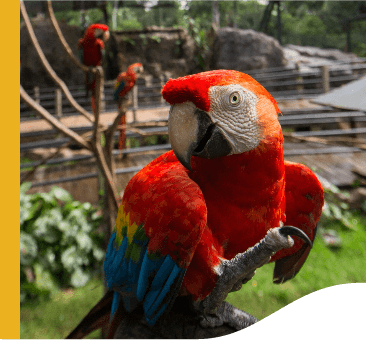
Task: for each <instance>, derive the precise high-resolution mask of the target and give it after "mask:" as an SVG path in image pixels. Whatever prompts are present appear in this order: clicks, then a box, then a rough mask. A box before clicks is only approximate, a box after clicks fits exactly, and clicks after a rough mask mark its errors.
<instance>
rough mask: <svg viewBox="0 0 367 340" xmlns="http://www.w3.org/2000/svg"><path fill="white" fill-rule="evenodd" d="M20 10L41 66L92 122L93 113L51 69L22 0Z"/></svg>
mask: <svg viewBox="0 0 367 340" xmlns="http://www.w3.org/2000/svg"><path fill="white" fill-rule="evenodd" d="M20 11H21V13H22V17H23V19H24V22H25V25H26V27H27V31H28V34H29V37H30V38H31V41H32V43H33V45H34V48H35V49H36V51H37V54H38V56H39V58H40V59H41V62H42V64H43V66H44V67H45V69H46V71H47V72H48V74H49V75H50V77H51V78H52V79H53V80H54V81H55V83H57V84H58V85H59V86H60V88H61V89H62V90H63V92H64V93H65V96H66V98H67V99H68V101H69V102H70V104H71V105H72V106H73V107H74V108H75V109H76V110H77V111H78V112H80V113H81V114H82V115H83V116H85V117H86V118H87V119H88V120H89V121H90V122H92V123H93V122H94V117H93V115H91V114H90V113H89V112H88V111H86V110H85V109H84V108H83V107H81V106H80V105H79V104H78V103H77V102H76V101H75V99H74V98H73V96H72V95H71V93H70V91H69V89H68V87H67V86H66V84H65V83H64V82H63V81H62V80H61V79H60V78H59V77H58V75H57V74H56V73H55V71H54V70H53V69H52V67H51V65H50V64H49V62H48V61H47V59H46V57H45V55H44V54H43V51H42V49H41V47H40V45H39V43H38V40H37V37H36V35H35V34H34V31H33V28H32V25H31V22H30V20H29V17H28V14H27V10H26V8H25V6H24V4H23V1H21V2H20Z"/></svg>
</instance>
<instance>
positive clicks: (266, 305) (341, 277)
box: [227, 215, 366, 320]
mask: <svg viewBox="0 0 367 340" xmlns="http://www.w3.org/2000/svg"><path fill="white" fill-rule="evenodd" d="M353 219H354V222H355V226H356V231H352V230H349V229H346V228H345V227H343V226H342V225H341V224H340V223H339V222H334V223H330V222H329V223H328V224H327V225H324V226H323V227H325V229H326V228H332V229H335V230H337V231H338V233H339V236H340V238H341V240H342V247H341V248H339V249H334V250H333V249H331V248H328V247H327V246H326V245H325V244H324V242H323V240H322V239H321V237H316V239H315V243H314V247H313V249H312V251H311V252H310V255H309V257H308V259H307V261H306V263H305V264H304V265H303V267H302V269H301V271H300V272H299V273H298V274H297V276H296V277H295V278H293V279H292V280H289V281H287V282H285V283H284V284H281V285H276V284H273V283H272V277H273V268H274V264H273V263H271V264H268V265H265V266H264V267H262V268H259V269H258V270H257V271H256V274H255V276H254V277H253V279H252V280H251V281H250V282H249V283H248V284H247V285H244V286H243V288H242V289H241V290H240V291H238V292H234V293H231V294H230V295H229V296H228V298H227V301H228V302H230V303H231V304H233V305H234V306H236V307H238V308H240V309H243V310H245V311H246V312H248V313H250V314H252V315H254V316H256V317H257V318H258V319H260V320H261V319H263V318H265V317H266V316H268V315H270V314H272V313H274V312H276V311H277V310H279V309H280V308H282V307H284V306H285V305H287V304H289V303H291V302H293V301H295V300H297V299H299V298H300V297H302V296H305V295H307V294H310V293H312V292H314V291H317V290H319V289H322V288H326V287H330V286H334V285H338V284H344V283H353V282H366V219H365V217H364V216H360V215H359V216H356V215H355V216H354V218H353Z"/></svg>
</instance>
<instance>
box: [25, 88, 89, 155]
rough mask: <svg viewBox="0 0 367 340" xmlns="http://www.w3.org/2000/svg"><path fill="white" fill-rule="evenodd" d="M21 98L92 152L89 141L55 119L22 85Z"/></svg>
mask: <svg viewBox="0 0 367 340" xmlns="http://www.w3.org/2000/svg"><path fill="white" fill-rule="evenodd" d="M20 96H21V97H22V99H23V100H24V101H25V102H26V103H27V104H28V105H29V106H30V107H31V108H32V109H34V110H35V111H37V112H38V113H39V114H40V115H41V116H42V117H43V118H44V119H46V120H47V121H48V122H49V123H50V124H51V125H52V126H53V127H55V128H56V129H58V130H59V131H61V132H62V133H64V134H65V135H67V136H68V137H70V138H72V139H73V140H74V141H75V142H76V143H78V144H79V145H81V146H82V147H84V148H86V149H88V150H91V147H90V145H89V143H88V142H87V141H85V140H84V139H83V138H82V137H80V136H79V135H78V134H77V133H75V132H74V131H72V130H71V129H69V128H67V127H66V126H65V125H63V124H62V123H60V122H59V121H58V120H57V119H56V118H55V117H53V116H52V115H51V114H50V113H49V112H48V111H47V110H46V109H44V108H43V107H42V106H41V105H40V104H38V103H37V102H36V101H34V100H33V99H32V98H31V97H30V96H29V95H28V94H27V92H26V91H25V90H24V89H23V87H22V85H20Z"/></svg>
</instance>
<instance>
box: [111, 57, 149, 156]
mask: <svg viewBox="0 0 367 340" xmlns="http://www.w3.org/2000/svg"><path fill="white" fill-rule="evenodd" d="M143 70H144V69H143V65H142V64H140V63H135V64H131V65H130V66H129V67H128V68H127V70H126V72H121V73H120V74H119V75H118V76H117V78H116V85H115V91H114V94H113V96H114V99H115V100H116V101H118V100H119V98H123V97H125V96H126V95H127V93H128V92H129V91H130V90H131V89H132V88H133V87H134V85H135V82H136V79H137V76H138V75H139V74H140V73H142V72H143ZM125 124H126V115H125V114H124V115H122V116H121V120H120V123H119V125H125ZM125 130H126V129H125V128H120V134H119V145H118V148H119V150H122V149H124V148H125V141H126V136H125Z"/></svg>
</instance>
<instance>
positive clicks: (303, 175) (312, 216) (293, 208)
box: [273, 162, 324, 283]
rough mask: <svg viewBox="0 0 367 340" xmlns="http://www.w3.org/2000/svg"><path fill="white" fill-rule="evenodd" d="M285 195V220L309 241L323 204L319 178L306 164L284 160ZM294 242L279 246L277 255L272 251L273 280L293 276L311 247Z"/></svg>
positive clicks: (312, 236) (276, 280)
mask: <svg viewBox="0 0 367 340" xmlns="http://www.w3.org/2000/svg"><path fill="white" fill-rule="evenodd" d="M285 196H286V211H285V215H286V222H285V224H286V225H292V226H294V227H297V228H299V229H301V230H303V231H304V232H305V233H306V234H307V236H308V237H309V238H310V240H311V241H312V243H313V242H314V240H315V236H316V230H317V222H318V220H319V218H320V216H321V212H322V206H323V204H324V190H323V189H322V186H321V184H320V182H319V180H318V179H317V177H316V176H315V174H314V173H313V172H312V171H311V170H310V169H308V168H307V167H306V166H304V165H302V164H297V163H291V162H285ZM294 242H295V244H294V246H293V247H292V248H289V249H284V250H283V254H284V255H285V256H284V257H282V258H281V259H277V258H276V256H277V254H275V256H274V258H273V259H274V260H275V261H276V262H275V267H274V273H273V280H274V283H283V282H285V281H287V280H289V279H291V278H293V277H294V276H295V275H296V274H297V273H298V272H299V271H300V269H301V268H302V266H303V264H304V262H305V261H306V259H307V257H308V254H309V252H310V250H311V248H310V247H309V246H308V245H307V244H304V243H303V241H301V240H300V239H299V238H295V239H294ZM295 249H296V250H297V251H296V252H295Z"/></svg>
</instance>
